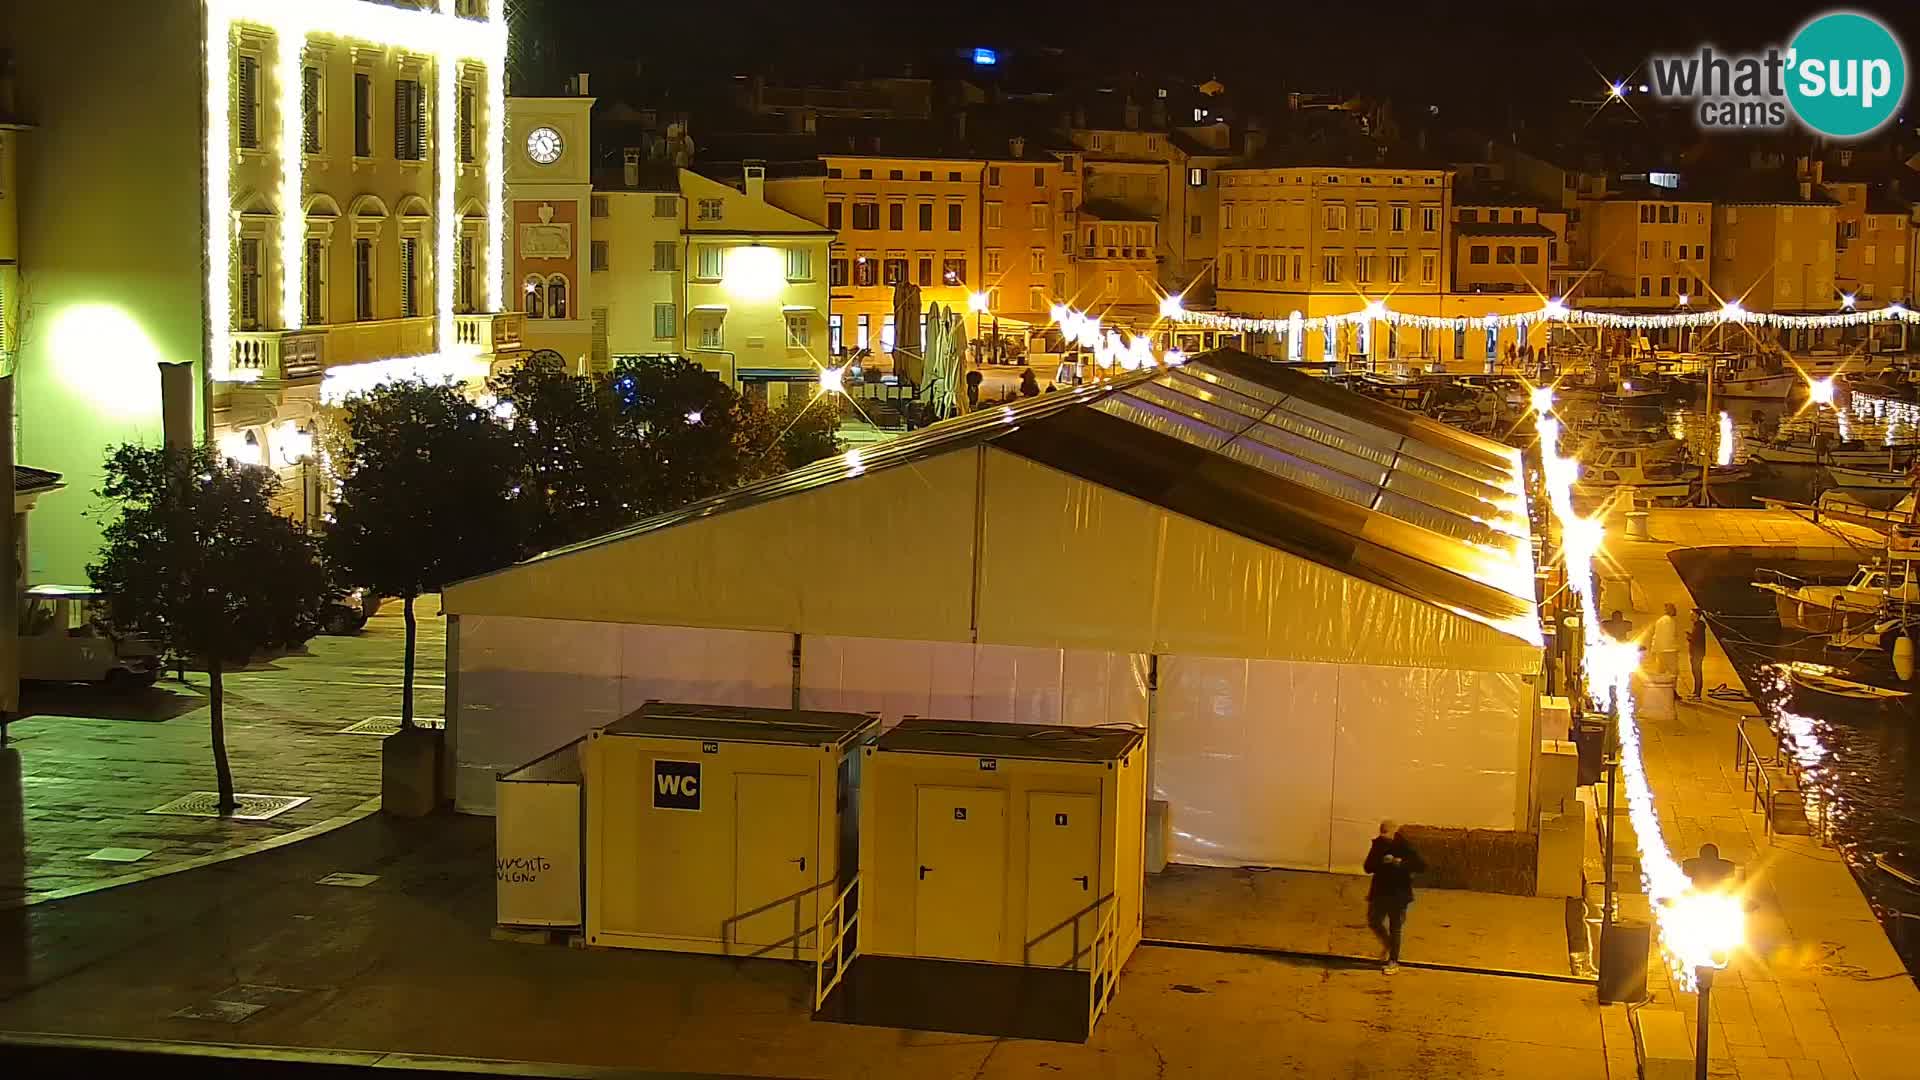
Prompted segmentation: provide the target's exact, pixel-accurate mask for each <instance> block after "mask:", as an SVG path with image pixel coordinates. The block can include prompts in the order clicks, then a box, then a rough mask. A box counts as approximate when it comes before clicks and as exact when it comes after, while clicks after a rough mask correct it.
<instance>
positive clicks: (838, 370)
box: [688, 367, 847, 423]
mask: <svg viewBox="0 0 1920 1080" xmlns="http://www.w3.org/2000/svg"><path fill="white" fill-rule="evenodd" d="M846 376H847V369H846V368H845V367H823V368H821V369H820V392H821V393H822V394H844V393H846V392H847V383H846ZM688 422H689V423H699V421H697V420H693V419H692V418H691V417H689V418H688Z"/></svg>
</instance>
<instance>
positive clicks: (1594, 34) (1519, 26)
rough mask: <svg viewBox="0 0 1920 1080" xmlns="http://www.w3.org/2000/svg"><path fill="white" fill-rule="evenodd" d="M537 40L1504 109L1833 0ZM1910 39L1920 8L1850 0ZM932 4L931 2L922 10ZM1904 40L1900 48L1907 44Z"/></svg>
mask: <svg viewBox="0 0 1920 1080" xmlns="http://www.w3.org/2000/svg"><path fill="white" fill-rule="evenodd" d="M510 2H512V3H515V4H519V5H521V6H523V7H525V8H526V9H527V10H528V21H527V23H526V24H525V25H526V26H527V27H528V28H533V27H539V26H543V25H544V26H545V27H546V29H545V31H544V32H542V33H541V34H539V37H541V38H543V39H544V40H545V41H546V42H547V43H548V44H549V45H550V49H549V51H548V55H546V56H542V57H540V58H539V59H540V61H541V62H540V63H539V64H537V65H530V70H538V69H545V71H547V72H550V74H542V75H535V76H533V78H536V79H541V78H557V77H559V76H560V75H562V74H564V73H565V72H567V71H571V70H591V71H594V72H596V73H601V74H602V75H603V78H604V77H605V76H606V74H611V73H628V72H632V71H634V70H636V67H637V69H638V70H639V71H641V72H644V74H645V77H646V78H647V80H648V81H650V82H656V83H657V82H669V83H671V82H679V81H688V80H694V79H702V78H706V79H711V78H712V77H714V76H715V75H717V74H722V73H725V74H733V73H741V72H773V73H780V74H784V75H787V76H789V77H792V78H808V77H813V78H826V79H831V78H834V77H841V76H846V75H852V74H858V73H867V74H876V75H878V74H893V73H896V72H897V71H898V69H899V68H900V66H901V63H902V61H903V60H907V59H919V60H920V61H921V62H920V63H919V64H916V67H917V68H918V69H919V71H918V72H917V73H926V72H925V69H926V67H927V61H926V58H927V57H928V56H929V55H930V54H932V53H933V52H935V51H936V50H940V49H949V50H951V49H957V48H959V47H961V46H971V45H990V46H994V47H996V48H999V49H1001V50H1003V52H1004V53H1006V54H1007V55H1008V58H1009V62H1008V63H1007V64H1006V65H1004V71H1003V73H1002V74H1003V76H1004V77H1005V78H1006V79H1008V80H1009V83H1010V84H1011V83H1014V82H1027V83H1035V82H1037V81H1039V80H1040V79H1041V78H1042V77H1044V76H1047V75H1049V74H1052V73H1055V72H1058V73H1063V74H1067V75H1074V74H1082V75H1088V76H1092V75H1097V74H1104V75H1107V76H1117V75H1123V74H1125V73H1127V72H1130V71H1141V72H1149V71H1151V72H1155V73H1176V74H1180V75H1185V76H1190V77H1192V78H1194V79H1196V80H1198V79H1204V78H1206V77H1208V76H1209V75H1214V76H1218V77H1219V78H1221V79H1222V80H1223V81H1226V82H1228V84H1229V86H1230V87H1231V88H1233V89H1235V90H1236V91H1240V90H1247V89H1252V85H1253V84H1259V85H1260V86H1261V87H1263V88H1265V89H1266V90H1268V91H1269V92H1270V91H1272V90H1320V89H1326V90H1332V91H1335V92H1342V93H1371V94H1376V95H1384V96H1391V97H1393V98H1395V99H1396V100H1397V101H1398V100H1421V101H1434V102H1444V103H1446V104H1448V105H1452V106H1457V107H1461V108H1467V109H1492V108H1506V107H1509V106H1511V105H1512V104H1513V103H1514V102H1525V101H1527V100H1529V99H1531V98H1535V97H1538V96H1540V95H1548V96H1551V97H1554V98H1557V99H1559V100H1565V99H1566V98H1567V97H1568V96H1571V95H1575V94H1584V93H1588V92H1591V91H1592V90H1593V89H1594V88H1596V87H1598V86H1600V85H1602V76H1601V74H1600V73H1601V72H1605V73H1607V74H1608V75H1612V76H1625V75H1628V74H1630V73H1631V72H1632V71H1633V70H1634V69H1635V68H1637V67H1638V66H1639V65H1640V63H1641V62H1642V61H1643V60H1644V59H1645V57H1646V56H1647V55H1648V54H1650V53H1652V52H1655V51H1683V50H1688V49H1692V48H1696V47H1698V46H1699V45H1700V44H1702V43H1703V42H1712V43H1714V44H1716V45H1719V46H1721V47H1723V48H1742V47H1752V46H1757V45H1761V44H1767V43H1773V42H1779V43H1784V42H1785V41H1786V40H1787V39H1788V38H1789V37H1790V36H1791V34H1792V32H1793V31H1794V29H1796V28H1797V27H1798V26H1799V25H1800V24H1801V23H1803V22H1805V21H1806V20H1807V19H1808V18H1811V17H1812V16H1814V15H1817V14H1820V13H1822V12H1825V11H1829V10H1834V9H1835V8H1837V7H1841V6H1843V5H1831V6H1829V5H1826V4H1818V3H1805V2H1802V3H1782V2H1779V0H1741V2H1733V0H1683V2H1672V0H1667V2H1659V3H1650V2H1647V0H1611V2H1609V0H1582V2H1563V3H1545V2H1540V0H1494V2H1489V3H1480V4H1468V3H1461V2H1451V0H1349V2H1346V3H1327V2H1325V0H1313V2H1310V3H1301V2H1296V0H1258V2H1256V0H1219V2H1202V3H1193V4H1153V5H1148V4H1141V3H1137V2H1128V0H1117V2H1116V0H1109V2H1092V0H1037V2H1036V0H969V2H966V3H963V4H938V5H933V4H928V5H922V4H921V3H919V2H917V0H728V2H726V3H722V4H700V3H695V4H669V3H664V2H659V0H645V2H635V0H510ZM1850 6H1851V8H1852V9H1853V10H1863V11H1867V12H1870V13H1873V14H1876V15H1879V16H1880V17H1882V18H1883V19H1885V20H1886V21H1888V22H1889V23H1891V24H1892V25H1894V27H1895V28H1896V31H1897V32H1899V33H1901V34H1902V37H1903V39H1904V40H1906V41H1908V42H1910V43H1920V10H1916V9H1920V5H1916V4H1912V3H1886V2H1881V3H1867V4H1860V5H1850ZM927 11H933V12H937V14H936V15H933V16H929V15H927V14H924V12H927ZM1915 47H1916V46H1915V45H1910V46H1909V49H1910V51H1913V50H1914V49H1915Z"/></svg>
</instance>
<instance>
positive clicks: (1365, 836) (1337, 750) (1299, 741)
mask: <svg viewBox="0 0 1920 1080" xmlns="http://www.w3.org/2000/svg"><path fill="white" fill-rule="evenodd" d="M1528 687H1529V684H1528V681H1527V680H1526V679H1525V678H1524V677H1523V676H1520V675H1517V674H1513V673H1505V672H1485V671H1456V670H1447V669H1433V668H1412V667H1397V666H1386V665H1355V664H1320V663H1298V662H1290V661H1274V660H1247V659H1230V658H1218V657H1194V656H1166V657H1162V658H1161V660H1160V665H1159V683H1158V690H1157V691H1156V693H1155V697H1154V713H1153V730H1152V732H1151V734H1150V736H1149V739H1148V744H1149V747H1150V749H1151V750H1152V753H1153V764H1154V768H1153V772H1152V778H1153V785H1154V797H1155V798H1157V799H1164V800H1166V801H1167V803H1168V817H1169V823H1170V825H1171V828H1172V834H1173V843H1172V850H1171V852H1170V854H1171V857H1172V858H1173V860H1174V861H1176V862H1183V863H1197V864H1200V865H1208V866H1285V867H1295V868H1302V869H1313V870H1342V871H1355V870H1358V869H1359V864H1360V860H1361V859H1362V858H1363V857H1364V856H1365V854H1366V848H1367V842H1368V840H1369V839H1371V837H1372V836H1373V834H1374V832H1375V830H1376V829H1377V828H1378V826H1379V822H1380V821H1381V819H1383V818H1395V819H1398V820H1403V821H1412V822H1419V823H1421V824H1424V825H1435V826H1443V827H1454V828H1485V829H1504V830H1513V829H1519V828H1524V827H1525V822H1524V821H1523V820H1522V818H1523V815H1524V813H1525V802H1524V798H1525V795H1526V792H1527V789H1528V787H1529V778H1527V777H1526V776H1524V775H1523V774H1522V773H1521V769H1522V767H1523V765H1524V762H1525V760H1526V759H1525V757H1524V754H1523V751H1524V750H1525V748H1526V747H1527V745H1529V744H1530V743H1531V741H1532V738H1533V729H1534V725H1533V717H1532V713H1531V706H1530V699H1529V696H1528Z"/></svg>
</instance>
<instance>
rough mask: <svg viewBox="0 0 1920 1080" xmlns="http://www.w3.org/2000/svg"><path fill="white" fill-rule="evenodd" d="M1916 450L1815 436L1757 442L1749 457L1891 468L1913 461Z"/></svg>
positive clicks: (1779, 462)
mask: <svg viewBox="0 0 1920 1080" xmlns="http://www.w3.org/2000/svg"><path fill="white" fill-rule="evenodd" d="M1914 449H1915V448H1914V447H1913V446H1912V445H1911V444H1906V443H1900V444H1895V445H1893V446H1885V445H1881V446H1874V445H1873V444H1871V443H1865V442H1859V441H1857V440H1848V441H1843V440H1839V439H1832V440H1828V439H1822V438H1816V439H1815V440H1814V441H1812V442H1807V441H1802V440H1792V441H1781V440H1775V441H1772V442H1755V443H1754V444H1753V445H1752V446H1751V447H1749V448H1748V450H1747V456H1748V457H1750V458H1752V459H1753V460H1754V461H1764V462H1766V463H1767V464H1769V465H1809V466H1810V465H1829V466H1831V465H1839V466H1842V467H1845V468H1849V469H1874V468H1879V469H1888V468H1890V467H1899V466H1902V465H1904V464H1906V463H1907V462H1909V461H1911V460H1912V458H1913V453H1914Z"/></svg>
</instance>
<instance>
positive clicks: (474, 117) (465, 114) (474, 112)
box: [460, 82, 479, 165]
mask: <svg viewBox="0 0 1920 1080" xmlns="http://www.w3.org/2000/svg"><path fill="white" fill-rule="evenodd" d="M477 100H478V94H477V93H476V92H475V90H474V86H473V84H472V83H470V82H468V83H461V84H460V163H461V164H462V165H471V164H473V144H474V143H475V142H476V141H477V139H476V137H475V132H476V131H477V130H478V129H479V109H478V107H477V106H476V105H475V102H476V101H477Z"/></svg>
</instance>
